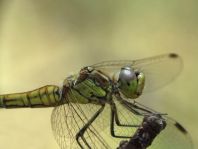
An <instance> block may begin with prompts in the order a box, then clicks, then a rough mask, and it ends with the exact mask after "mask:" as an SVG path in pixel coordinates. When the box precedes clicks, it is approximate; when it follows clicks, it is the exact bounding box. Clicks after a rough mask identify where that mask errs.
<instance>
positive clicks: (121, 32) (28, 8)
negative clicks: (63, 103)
mask: <svg viewBox="0 0 198 149" xmlns="http://www.w3.org/2000/svg"><path fill="white" fill-rule="evenodd" d="M197 26H198V1H195V0H190V1H186V0H173V1H170V0H167V1H162V0H158V1H154V0H150V1H142V0H140V1H139V0H135V1H130V0H126V1H118V0H114V1H112V0H96V1H91V0H84V1H80V0H72V1H65V0H57V1H52V0H48V1H33V0H29V1H26V0H21V1H16V0H10V1H5V0H4V1H2V0H1V1H0V93H11V92H19V91H26V90H31V89H34V88H37V87H40V86H42V85H46V84H61V81H63V80H64V78H65V77H66V76H67V75H69V74H71V73H73V72H74V73H75V72H78V70H79V69H80V68H81V67H83V66H85V65H89V64H94V63H96V62H99V61H103V60H112V59H113V60H118V59H137V58H144V57H148V56H153V55H158V54H162V53H168V52H176V53H178V54H180V55H181V56H182V57H183V62H184V69H183V72H182V73H181V75H180V76H179V77H178V79H176V80H175V81H174V82H173V83H172V84H170V85H168V86H166V87H165V88H164V89H161V90H159V91H157V92H155V93H152V94H147V95H145V97H144V99H142V100H147V101H146V102H147V103H148V105H150V106H151V107H153V108H155V109H157V110H159V111H162V112H165V113H169V114H170V115H171V116H172V117H174V118H176V119H177V120H179V121H180V122H182V123H183V124H184V125H185V126H186V127H187V129H188V130H189V131H190V133H191V134H192V137H193V140H194V142H198V137H197V136H198V131H197V125H198V118H197V115H198V108H197V105H198V100H197V98H198V96H197V95H198V94H197V84H198V79H197V76H198V69H197V65H196V64H197V62H198V60H197V56H198V43H197V41H198V30H197ZM164 69H166V68H164ZM50 112H51V109H21V110H18V109H17V110H1V111H0V118H1V125H0V140H1V141H0V146H1V148H5V149H13V148H15V149H17V148H20V149H22V148H28V149H43V148H48V149H54V148H58V146H57V144H56V142H55V140H54V138H53V135H52V132H51V128H50ZM10 142H12V143H10Z"/></svg>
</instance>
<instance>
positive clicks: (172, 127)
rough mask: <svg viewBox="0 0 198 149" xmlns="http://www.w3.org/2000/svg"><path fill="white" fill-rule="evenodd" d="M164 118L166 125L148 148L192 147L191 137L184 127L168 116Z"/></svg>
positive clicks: (179, 148)
mask: <svg viewBox="0 0 198 149" xmlns="http://www.w3.org/2000/svg"><path fill="white" fill-rule="evenodd" d="M164 119H165V120H166V123H167V126H166V128H165V129H164V130H163V131H162V132H161V133H160V134H159V136H157V137H156V139H155V140H154V142H153V144H152V145H151V147H150V148H149V149H159V148H160V149H167V148H168V149H193V143H192V139H191V137H190V135H189V133H188V132H187V131H186V130H185V128H184V127H183V126H182V125H181V124H180V123H178V122H177V121H175V120H173V119H172V118H170V117H166V116H165V117H164Z"/></svg>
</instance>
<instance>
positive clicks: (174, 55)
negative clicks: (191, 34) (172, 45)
mask: <svg viewBox="0 0 198 149" xmlns="http://www.w3.org/2000/svg"><path fill="white" fill-rule="evenodd" d="M169 57H170V58H178V57H179V55H178V54H176V53H170V54H169Z"/></svg>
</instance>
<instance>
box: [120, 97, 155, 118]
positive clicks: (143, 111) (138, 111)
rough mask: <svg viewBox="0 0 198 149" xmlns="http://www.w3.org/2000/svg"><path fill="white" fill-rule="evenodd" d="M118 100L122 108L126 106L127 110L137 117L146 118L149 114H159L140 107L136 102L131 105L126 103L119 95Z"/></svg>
mask: <svg viewBox="0 0 198 149" xmlns="http://www.w3.org/2000/svg"><path fill="white" fill-rule="evenodd" d="M116 98H117V99H118V101H119V102H120V104H121V105H122V106H124V107H125V108H126V109H127V110H129V111H131V112H132V113H134V114H135V115H140V116H145V115H148V114H157V112H154V111H151V110H149V109H146V108H143V107H140V106H138V105H137V104H136V102H134V103H131V102H128V101H126V100H125V99H123V98H122V97H121V96H120V95H118V94H116Z"/></svg>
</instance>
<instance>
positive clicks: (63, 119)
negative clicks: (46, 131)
mask: <svg viewBox="0 0 198 149" xmlns="http://www.w3.org/2000/svg"><path fill="white" fill-rule="evenodd" d="M69 95H70V96H69V98H73V99H72V100H73V101H74V100H77V97H76V96H75V94H73V93H72V92H70V94H69ZM100 107H101V106H100V105H94V104H78V103H68V104H64V105H60V106H57V107H55V108H54V110H53V112H52V116H51V124H52V130H53V133H54V136H55V139H56V141H57V143H58V144H59V146H60V147H61V149H65V148H72V149H73V148H79V146H78V144H77V142H76V134H77V133H78V132H79V130H80V129H81V128H82V127H83V126H84V125H85V124H86V123H87V122H88V121H89V119H90V118H91V117H92V116H93V115H94V113H95V112H96V111H97V110H98V109H99V108H100ZM105 122H106V120H105V119H104V118H102V116H101V115H99V117H98V118H97V119H96V120H95V121H94V122H93V123H92V125H91V126H90V127H89V128H88V130H87V131H86V132H85V134H84V137H85V139H86V141H87V142H88V144H89V145H90V146H91V147H93V148H110V147H109V146H108V144H107V143H106V141H105V140H104V139H103V137H102V136H101V135H100V133H99V132H101V131H100V130H103V129H104V128H105V127H107V125H108V123H107V124H105ZM102 124H104V125H102ZM80 141H82V140H80Z"/></svg>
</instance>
